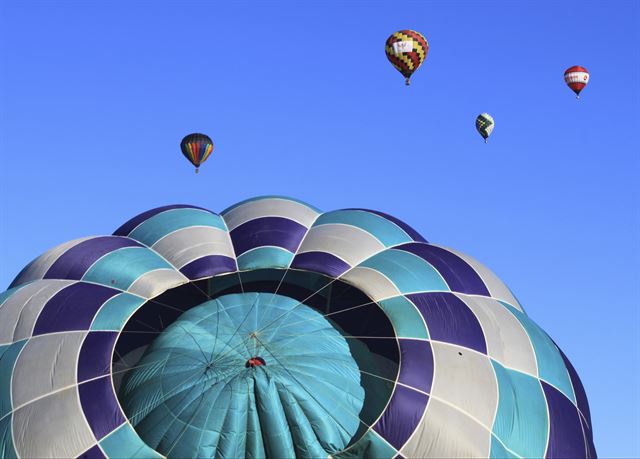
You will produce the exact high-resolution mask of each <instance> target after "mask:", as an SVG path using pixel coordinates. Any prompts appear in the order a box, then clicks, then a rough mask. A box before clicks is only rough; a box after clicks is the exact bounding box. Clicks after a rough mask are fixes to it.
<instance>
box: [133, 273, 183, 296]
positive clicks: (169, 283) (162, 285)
mask: <svg viewBox="0 0 640 459" xmlns="http://www.w3.org/2000/svg"><path fill="white" fill-rule="evenodd" d="M187 282H188V279H187V278H186V277H185V276H183V275H182V274H181V273H179V272H178V271H174V270H173V269H156V270H154V271H148V272H146V273H145V274H143V275H142V276H140V277H139V278H138V279H136V280H135V282H134V283H133V284H131V286H130V287H129V288H128V289H127V291H128V292H130V293H133V294H134V295H139V296H142V297H144V298H153V297H154V296H157V295H159V294H161V293H162V292H164V291H165V290H167V289H170V288H173V287H177V286H178V285H182V284H185V283H187Z"/></svg>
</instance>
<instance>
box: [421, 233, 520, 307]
mask: <svg viewBox="0 0 640 459" xmlns="http://www.w3.org/2000/svg"><path fill="white" fill-rule="evenodd" d="M432 245H436V244H432ZM437 247H440V248H442V249H445V250H448V251H449V252H451V253H454V254H456V255H457V256H459V257H460V258H462V259H463V260H464V261H466V262H467V264H469V265H470V266H471V267H472V268H473V269H474V271H475V272H477V273H478V275H479V276H480V278H481V279H482V281H483V282H484V285H486V286H487V289H489V293H490V294H491V296H492V297H493V298H496V299H498V300H503V301H506V302H507V303H509V304H510V305H511V306H513V307H515V308H516V309H518V310H520V311H522V306H520V303H518V300H516V297H515V296H513V293H511V290H509V288H508V287H507V286H506V285H505V284H504V283H503V282H502V281H501V280H500V279H499V278H498V276H496V275H495V274H494V273H493V271H491V270H490V269H489V268H487V267H486V266H484V265H483V264H482V263H480V262H479V261H478V260H476V259H475V258H471V257H470V256H468V255H465V254H463V253H460V252H458V251H457V250H453V249H450V248H449V247H443V246H437Z"/></svg>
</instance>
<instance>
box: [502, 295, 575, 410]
mask: <svg viewBox="0 0 640 459" xmlns="http://www.w3.org/2000/svg"><path fill="white" fill-rule="evenodd" d="M501 303H502V304H503V305H504V306H505V307H506V308H508V309H509V310H510V311H511V312H512V313H513V315H514V316H516V318H517V319H518V320H519V321H520V323H521V324H522V326H523V327H524V329H525V330H526V332H527V335H529V339H530V340H531V343H532V344H533V349H534V350H535V353H536V360H537V362H538V375H539V377H540V379H544V380H545V381H547V382H548V383H550V384H552V385H553V386H555V387H557V388H558V390H559V391H561V392H562V393H563V394H564V395H566V396H567V398H568V399H569V400H571V401H573V403H574V404H576V396H575V393H574V392H573V385H572V384H571V377H570V376H569V372H568V371H567V367H566V366H565V365H564V360H563V359H562V356H561V355H560V351H559V350H558V348H557V346H556V345H555V343H554V342H553V341H552V340H551V338H549V336H548V335H547V334H546V333H545V332H544V331H543V330H542V329H541V328H540V327H539V326H538V325H536V323H535V322H534V321H533V320H531V319H530V318H529V317H528V316H527V315H526V314H524V313H522V312H520V311H518V310H517V309H516V308H514V307H513V306H511V305H509V304H508V303H505V302H503V301H501Z"/></svg>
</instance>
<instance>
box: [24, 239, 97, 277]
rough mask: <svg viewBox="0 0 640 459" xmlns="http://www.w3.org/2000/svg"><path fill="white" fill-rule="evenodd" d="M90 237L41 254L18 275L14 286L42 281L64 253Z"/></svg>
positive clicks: (75, 240)
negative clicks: (36, 280)
mask: <svg viewBox="0 0 640 459" xmlns="http://www.w3.org/2000/svg"><path fill="white" fill-rule="evenodd" d="M92 237H93V236H91V237H83V238H80V239H74V240H73V241H69V242H65V243H64V244H60V245H58V246H56V247H54V248H53V249H51V250H49V251H47V252H45V253H43V254H42V255H40V256H39V257H38V258H36V260H35V261H34V262H33V264H32V265H31V266H29V269H27V270H26V271H25V272H24V273H22V274H21V275H20V277H19V278H18V279H16V285H19V284H24V283H25V282H29V281H31V280H34V279H42V276H44V275H45V274H46V272H47V271H48V270H49V268H50V267H51V265H53V264H54V263H55V261H56V260H57V259H58V258H60V255H62V254H63V253H65V252H66V251H67V250H69V249H70V248H71V247H74V246H76V245H78V244H80V243H81V242H83V241H86V240H87V239H91V238H92Z"/></svg>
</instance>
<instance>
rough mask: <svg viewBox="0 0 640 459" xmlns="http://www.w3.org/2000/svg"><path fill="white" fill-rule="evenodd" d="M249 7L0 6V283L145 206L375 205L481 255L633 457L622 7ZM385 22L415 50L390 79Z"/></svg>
mask: <svg viewBox="0 0 640 459" xmlns="http://www.w3.org/2000/svg"><path fill="white" fill-rule="evenodd" d="M252 3H253V5H252V4H249V3H232V2H216V3H214V2H185V1H182V2H177V1H176V2H173V3H161V2H151V1H149V2H133V1H131V2H108V3H102V2H100V3H99V2H81V1H74V2H62V1H43V2H37V3H35V2H28V1H20V2H11V1H7V0H5V1H2V2H1V3H0V53H1V54H0V69H1V70H0V117H1V118H0V142H1V143H0V149H1V150H0V260H1V262H0V285H1V286H2V289H4V288H6V286H7V285H8V284H9V282H10V281H11V279H12V278H13V277H14V276H15V274H16V273H17V272H18V271H19V270H20V269H21V268H22V266H24V265H25V264H26V263H27V262H28V261H30V260H31V259H32V258H34V257H35V256H37V255H38V254H40V253H42V252H43V251H45V250H47V249H49V248H51V247H53V246H54V245H57V244H59V243H61V242H64V241H67V240H70V239H73V238H77V237H81V236H87V235H96V234H105V233H111V232H112V231H113V230H115V229H116V228H117V227H118V226H119V225H120V224H121V223H123V222H124V221H125V220H127V219H128V218H130V217H132V216H133V215H135V214H137V213H139V212H141V211H143V210H146V209H150V208H152V207H155V206H159V205H165V204H172V203H190V204H195V205H201V206H205V207H208V208H210V209H212V210H218V211H219V210H222V209H224V208H225V207H227V206H228V205H230V204H233V203H235V202H237V201H239V200H241V199H244V198H247V197H250V196H254V195H260V194H284V195H289V196H293V197H297V198H300V199H303V200H305V201H307V202H309V203H312V204H314V205H316V206H318V207H320V208H321V209H324V210H331V209H336V208H343V207H369V208H374V209H379V210H382V211H385V212H388V213H391V214H393V215H396V216H397V217H399V218H401V219H404V220H405V221H407V222H408V223H410V224H411V225H413V226H414V227H415V228H416V229H417V230H418V231H420V232H421V233H422V234H423V235H424V236H425V237H426V238H427V239H429V240H430V241H433V242H436V243H439V244H443V245H446V246H450V247H452V248H455V249H457V250H460V251H463V252H466V253H468V254H470V255H472V256H474V257H476V258H478V259H479V260H481V261H482V262H484V263H485V264H487V265H488V266H489V267H490V268H492V269H493V270H494V271H495V272H496V273H497V274H498V275H499V276H500V277H501V278H502V279H503V280H504V281H505V282H506V283H507V284H508V285H509V286H510V287H511V288H512V290H513V291H514V292H515V294H516V295H517V296H518V297H519V299H520V300H521V302H522V304H523V305H524V307H525V308H526V309H527V311H528V313H529V315H530V316H531V317H532V318H533V319H534V320H535V321H537V323H539V324H540V325H541V326H542V327H543V328H544V329H545V330H546V331H547V332H548V333H549V334H550V335H551V336H552V337H553V339H554V340H555V341H556V342H557V343H558V344H559V345H560V346H561V347H562V348H563V349H564V351H565V352H566V354H567V355H568V356H569V358H570V359H571V360H572V362H573V363H574V365H575V367H576V369H577V370H578V373H579V374H580V376H581V378H582V381H583V382H584V385H585V387H586V390H587V394H588V397H589V401H590V404H591V408H592V416H593V424H594V429H595V443H596V447H597V448H598V452H599V453H600V455H601V456H602V457H623V456H627V457H639V456H640V440H639V439H638V432H639V431H640V397H639V392H640V389H639V388H640V331H639V330H640V325H639V324H640V313H639V309H640V301H639V298H640V286H639V283H640V268H639V266H640V243H639V239H640V236H639V230H640V210H639V190H638V175H639V172H640V170H639V169H640V161H639V153H638V133H639V132H640V126H639V121H638V120H639V115H638V112H639V108H640V72H639V67H640V64H639V62H640V59H639V57H640V56H639V51H638V49H639V48H638V43H639V42H640V36H639V35H640V33H639V32H638V29H639V28H638V24H639V23H640V3H638V2H637V1H633V0H632V1H627V2H622V1H618V2H614V1H608V2H579V3H576V2H562V5H560V2H557V4H556V3H555V2H554V3H551V2H549V3H543V2H530V3H525V2H516V1H503V2H498V1H483V2H472V1H467V2H444V1H443V2H433V3H431V2H430V3H427V2H410V3H402V2H397V1H393V2H392V1H388V2H364V1H358V2H334V3H332V2H329V1H322V2H310V3H309V2H305V3H304V4H303V3H302V2H300V4H296V3H280V2H275V1H273V2H252ZM403 28H412V29H416V30H418V31H421V32H422V33H423V34H424V35H425V36H426V37H427V39H428V41H429V44H430V51H429V56H428V58H427V61H426V63H425V64H424V65H423V67H422V68H420V69H419V70H418V72H416V74H415V75H414V78H413V83H412V85H411V87H409V88H407V87H405V86H404V82H403V78H402V77H401V76H400V74H399V73H397V72H396V71H395V70H394V69H393V68H392V67H391V66H390V65H389V64H388V62H387V60H386V58H385V56H384V50H383V47H384V41H385V39H386V38H387V36H388V35H389V34H390V33H392V32H394V31H396V30H398V29H403ZM571 65H583V66H585V67H587V68H588V69H589V71H590V72H591V82H590V83H589V86H588V87H587V88H586V89H585V90H584V91H583V93H582V97H581V98H580V100H579V101H577V100H576V99H575V97H574V96H573V93H572V92H571V91H570V90H569V89H568V88H567V87H566V86H565V84H564V82H563V78H562V76H563V72H564V70H565V69H566V68H567V67H569V66H571ZM485 111H486V112H489V113H491V114H492V115H493V117H494V118H495V121H496V128H495V130H494V133H493V136H492V137H491V138H490V140H489V143H488V144H487V145H485V144H484V143H483V142H482V139H481V138H480V136H479V135H478V134H477V133H476V132H475V129H474V120H475V117H476V115H478V114H479V113H481V112H485ZM192 131H203V132H206V133H208V134H210V135H211V137H212V138H213V139H214V142H215V145H216V147H215V151H214V154H213V156H212V157H211V158H210V160H209V161H208V162H207V163H206V164H205V166H204V167H203V168H202V170H201V173H200V174H198V175H197V176H196V175H195V174H194V173H193V169H192V168H191V167H189V165H188V164H187V163H186V161H185V160H184V159H183V158H182V156H181V155H180V153H179V150H178V143H179V142H180V139H181V138H182V136H183V135H185V134H186V133H189V132H192Z"/></svg>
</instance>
